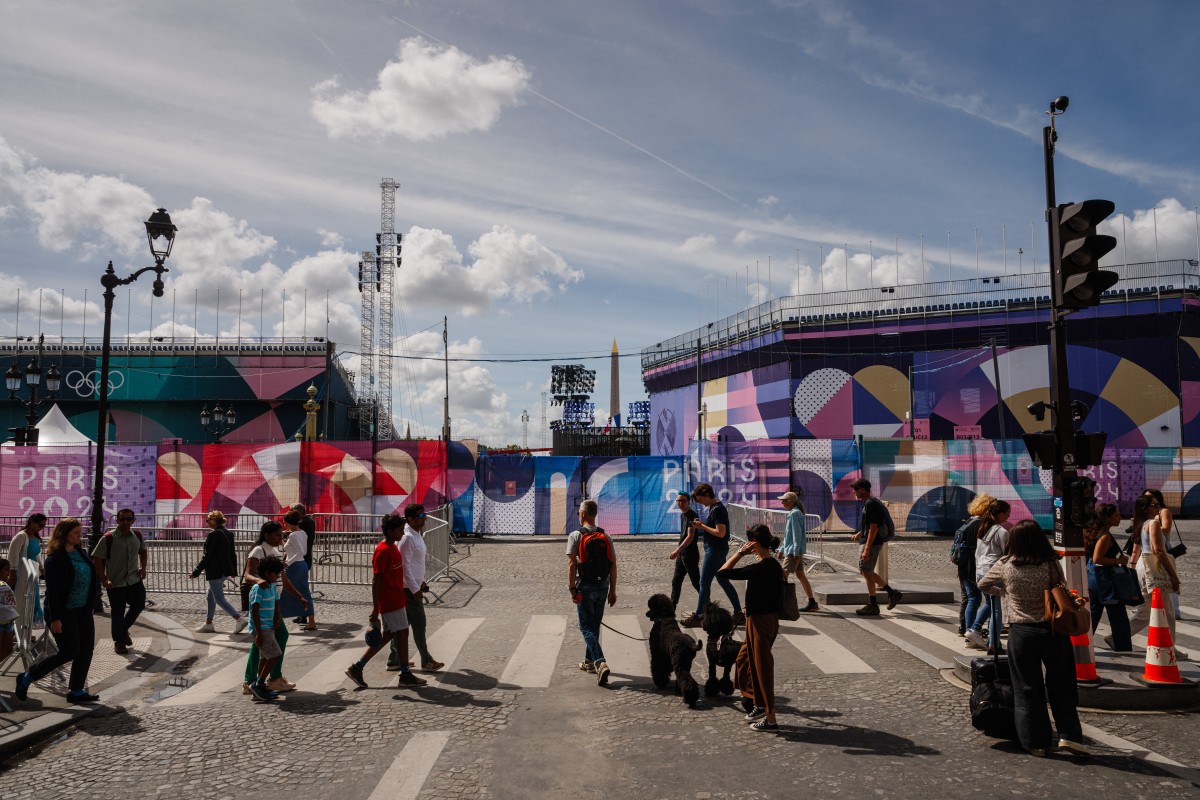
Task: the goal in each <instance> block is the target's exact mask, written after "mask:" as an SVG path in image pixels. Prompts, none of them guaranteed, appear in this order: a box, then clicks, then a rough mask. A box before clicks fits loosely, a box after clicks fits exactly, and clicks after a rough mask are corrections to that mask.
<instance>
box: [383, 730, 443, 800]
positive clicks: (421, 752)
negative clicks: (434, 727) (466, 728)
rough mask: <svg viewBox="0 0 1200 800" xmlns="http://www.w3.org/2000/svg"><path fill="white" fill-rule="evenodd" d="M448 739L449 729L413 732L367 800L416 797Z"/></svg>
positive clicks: (400, 799)
mask: <svg viewBox="0 0 1200 800" xmlns="http://www.w3.org/2000/svg"><path fill="white" fill-rule="evenodd" d="M449 741H450V732H449V731H422V732H420V733H414V734H413V736H412V738H411V739H409V740H408V743H407V744H406V745H404V747H403V749H401V750H400V752H399V753H398V754H397V755H396V758H395V759H394V760H393V761H392V764H391V766H389V767H388V768H387V771H386V772H384V773H383V777H381V778H380V779H379V783H378V784H376V786H375V791H373V792H371V796H370V797H369V798H368V799H367V800H416V797H417V795H419V794H420V793H421V788H422V787H423V786H424V785H425V780H426V779H427V778H428V777H429V773H430V772H432V771H433V765H434V763H435V762H436V761H437V760H438V756H440V755H441V754H442V750H443V749H444V748H445V747H446V743H447V742H449Z"/></svg>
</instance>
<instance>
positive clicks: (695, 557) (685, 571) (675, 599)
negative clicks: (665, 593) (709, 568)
mask: <svg viewBox="0 0 1200 800" xmlns="http://www.w3.org/2000/svg"><path fill="white" fill-rule="evenodd" d="M684 576H687V578H688V579H689V580H691V582H692V588H693V589H695V590H696V591H697V592H698V591H700V550H699V549H698V548H696V547H695V546H692V547H689V548H687V549H686V550H684V551H683V552H682V553H680V554H679V555H677V556H676V557H675V574H674V575H672V576H671V605H673V606H677V605H679V595H680V593H681V592H682V591H683V579H684Z"/></svg>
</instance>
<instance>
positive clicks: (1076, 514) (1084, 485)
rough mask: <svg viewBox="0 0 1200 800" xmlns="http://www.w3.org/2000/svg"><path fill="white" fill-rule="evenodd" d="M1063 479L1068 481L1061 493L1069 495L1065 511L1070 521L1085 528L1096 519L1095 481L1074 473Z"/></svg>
mask: <svg viewBox="0 0 1200 800" xmlns="http://www.w3.org/2000/svg"><path fill="white" fill-rule="evenodd" d="M1064 480H1068V481H1069V485H1068V486H1066V487H1064V490H1063V494H1065V495H1067V496H1068V497H1069V500H1068V502H1067V511H1068V513H1069V514H1070V517H1071V523H1072V524H1073V525H1078V526H1079V527H1081V528H1086V527H1088V526H1089V525H1091V524H1092V523H1093V522H1095V521H1096V482H1095V481H1094V480H1092V479H1091V478H1089V477H1087V476H1086V475H1076V476H1074V477H1072V478H1069V479H1064Z"/></svg>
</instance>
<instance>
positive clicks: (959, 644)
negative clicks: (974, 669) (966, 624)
mask: <svg viewBox="0 0 1200 800" xmlns="http://www.w3.org/2000/svg"><path fill="white" fill-rule="evenodd" d="M889 621H890V622H891V623H892V624H893V625H898V626H899V627H901V628H904V629H905V630H907V631H912V632H913V633H915V634H917V635H918V636H920V637H921V638H923V639H927V640H929V641H931V642H933V643H934V644H937V645H940V646H941V647H944V648H945V649H947V650H949V651H951V652H952V653H954V654H955V655H961V654H962V653H966V652H967V645H966V640H965V639H963V637H961V636H959V635H958V633H956V632H955V631H953V630H950V629H949V628H947V627H945V626H944V625H939V624H938V623H936V622H929V621H928V620H923V619H913V618H912V617H892V618H890V620H889Z"/></svg>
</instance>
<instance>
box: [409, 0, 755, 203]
mask: <svg viewBox="0 0 1200 800" xmlns="http://www.w3.org/2000/svg"><path fill="white" fill-rule="evenodd" d="M392 19H394V20H396V22H399V23H400V24H401V25H407V26H408V27H410V28H412V29H413V30H414V31H416V32H417V33H419V34H421V35H422V36H425V37H428V38H429V39H431V40H433V41H435V42H437V43H438V44H440V45H442V46H444V47H453V46H454V45H452V44H450V43H449V42H447V41H443V40H442V39H439V38H438V37H436V36H434V35H433V34H431V33H429V32H427V31H424V30H422V29H421V28H418V27H417V26H416V25H413V24H412V23H411V22H409V21H407V20H403V19H400V18H399V17H397V16H395V15H392ZM526 91H528V92H529V93H530V94H532V95H533V96H534V97H537V98H539V99H541V100H544V101H545V102H547V103H549V104H550V105H552V106H554V107H555V108H557V109H558V110H560V111H564V112H566V113H567V114H570V115H571V116H572V117H575V119H577V120H579V121H580V122H583V123H584V124H586V125H590V126H592V127H593V128H595V129H596V130H598V131H600V132H601V133H604V134H607V135H608V136H611V137H612V138H614V139H616V140H617V141H618V142H621V143H622V144H624V145H627V146H629V147H632V148H633V149H634V150H637V151H638V152H639V153H641V154H642V155H644V156H647V157H649V158H652V159H654V160H655V161H657V162H658V163H660V164H662V165H663V166H664V167H666V168H668V169H670V170H672V171H674V172H676V173H678V174H679V175H682V176H683V177H685V178H687V179H688V180H689V181H692V182H693V183H695V184H698V185H700V186H703V187H704V188H705V189H708V190H709V191H710V192H715V193H716V194H719V195H720V196H721V197H724V198H725V199H726V200H728V201H730V202H731V203H735V204H737V205H739V206H741V207H742V208H744V209H746V210H747V211H753V210H754V209H752V208H750V206H748V205H746V204H745V203H743V202H742V201H741V200H739V199H737V198H736V197H734V196H733V195H731V194H729V193H728V192H726V191H724V190H723V189H720V188H718V187H716V186H713V185H712V184H711V183H709V182H708V181H705V180H703V179H701V178H698V177H696V176H695V175H693V174H692V173H690V172H688V171H687V170H685V169H683V168H682V167H678V166H676V165H675V164H672V163H671V162H670V161H667V160H666V159H665V158H663V157H662V156H658V155H655V154H654V153H652V152H650V151H649V150H647V149H646V148H644V147H642V146H641V145H639V144H636V143H635V142H631V141H629V140H628V139H626V138H625V137H624V136H622V135H620V134H619V133H616V132H614V131H611V130H609V129H608V128H606V127H604V126H603V125H600V124H599V123H597V122H593V121H592V120H590V119H588V118H587V117H585V116H583V115H582V114H580V113H579V112H578V111H572V110H571V109H569V108H567V107H566V106H564V105H563V104H562V103H559V102H557V101H555V100H551V99H550V98H549V97H547V96H546V95H544V94H542V93H541V92H539V91H536V90H535V89H529V88H527V89H526Z"/></svg>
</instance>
